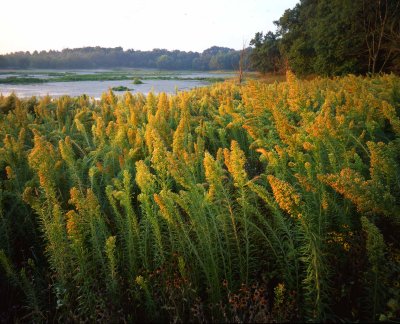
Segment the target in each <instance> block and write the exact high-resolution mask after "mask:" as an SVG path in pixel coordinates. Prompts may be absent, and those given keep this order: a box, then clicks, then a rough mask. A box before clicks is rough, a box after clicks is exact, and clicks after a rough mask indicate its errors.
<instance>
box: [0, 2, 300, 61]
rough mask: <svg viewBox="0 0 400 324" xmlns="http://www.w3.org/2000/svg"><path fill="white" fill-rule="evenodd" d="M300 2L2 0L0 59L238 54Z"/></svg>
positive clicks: (272, 28)
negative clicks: (19, 55)
mask: <svg viewBox="0 0 400 324" xmlns="http://www.w3.org/2000/svg"><path fill="white" fill-rule="evenodd" d="M297 2H298V1H297V0H197V1H194V0H186V1H185V0H147V1H146V0H130V1H129V0H97V1H96V0H2V1H1V11H2V14H1V18H0V54H4V53H9V52H15V51H34V50H39V51H40V50H49V49H55V50H61V49H63V48H75V47H84V46H102V47H117V46H122V47H123V48H124V49H131V48H133V49H136V50H139V49H140V50H151V49H153V48H166V49H168V50H174V49H179V50H185V51H189V50H193V51H199V52H201V51H203V50H204V49H206V48H208V47H210V46H213V45H217V46H226V47H232V48H235V49H239V48H241V47H242V44H243V42H245V43H246V44H248V43H249V42H250V40H251V39H252V38H253V36H254V34H255V33H256V32H258V31H264V32H265V31H268V30H275V27H274V25H273V23H272V22H273V21H274V20H277V19H278V18H279V17H280V16H281V15H282V14H283V12H284V11H285V9H288V8H293V7H294V6H295V4H296V3H297Z"/></svg>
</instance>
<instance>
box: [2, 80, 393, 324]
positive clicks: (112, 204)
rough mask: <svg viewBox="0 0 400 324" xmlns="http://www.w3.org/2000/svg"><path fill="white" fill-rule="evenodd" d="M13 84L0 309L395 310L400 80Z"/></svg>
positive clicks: (280, 315) (5, 146)
mask: <svg viewBox="0 0 400 324" xmlns="http://www.w3.org/2000/svg"><path fill="white" fill-rule="evenodd" d="M287 77H288V81H287V82H282V83H275V84H269V85H268V84H264V83H260V82H249V83H248V84H246V85H242V86H237V85H234V84H232V83H223V84H216V85H214V86H212V87H208V88H199V89H195V90H193V91H190V92H180V93H177V94H176V95H173V96H167V95H166V94H159V95H154V94H152V93H150V94H149V95H148V96H147V97H145V96H143V95H141V94H138V95H132V94H130V93H126V94H125V95H124V96H122V97H117V96H115V95H114V94H113V93H112V92H109V93H106V94H104V95H103V97H102V99H101V100H100V101H93V100H91V99H89V98H87V97H85V96H81V97H78V98H70V97H61V98H58V99H51V98H49V97H46V98H43V99H40V100H37V99H35V98H31V99H29V100H20V99H18V98H16V97H15V96H10V97H7V98H4V97H0V110H1V113H0V137H1V139H2V141H1V143H0V172H1V173H0V181H1V182H0V238H1V239H0V264H1V267H0V269H1V270H0V298H1V304H0V305H1V306H0V307H1V309H0V320H4V321H10V320H17V319H19V320H25V321H28V320H29V321H33V320H35V321H53V320H57V321H83V320H89V321H94V320H96V321H103V322H109V321H112V322H119V321H123V320H126V321H134V322H135V321H137V322H142V321H185V322H186V321H194V322H201V321H225V322H232V321H234V322H266V321H303V320H310V321H321V320H322V321H329V320H333V321H339V320H343V321H357V320H378V319H383V320H392V319H396V318H397V319H399V309H400V307H399V297H400V290H399V277H400V245H399V238H398V235H397V234H398V231H399V227H400V168H399V161H400V119H399V116H400V79H399V78H398V77H396V76H393V75H390V76H381V77H376V78H360V77H354V76H348V77H345V78H341V79H333V80H329V79H316V80H313V81H300V80H297V79H296V78H295V77H294V76H293V75H292V74H290V73H289V74H288V76H287Z"/></svg>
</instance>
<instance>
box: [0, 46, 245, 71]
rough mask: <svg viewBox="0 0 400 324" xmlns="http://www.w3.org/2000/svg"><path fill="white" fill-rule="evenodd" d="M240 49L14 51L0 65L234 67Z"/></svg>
mask: <svg viewBox="0 0 400 324" xmlns="http://www.w3.org/2000/svg"><path fill="white" fill-rule="evenodd" d="M239 60H240V51H238V50H234V49H231V48H227V47H219V46H213V47H210V48H208V49H206V50H204V51H203V52H202V53H198V52H184V51H178V50H175V51H168V50H166V49H157V48H156V49H153V50H152V51H137V50H133V49H129V50H126V51H124V50H123V49H122V47H115V48H102V47H84V48H74V49H68V48H67V49H63V50H62V51H53V50H50V51H41V52H37V51H34V52H33V53H30V52H15V53H9V54H5V55H0V68H3V69H6V68H13V69H96V68H119V67H131V68H159V69H166V70H205V71H207V70H234V69H236V68H237V66H238V65H239Z"/></svg>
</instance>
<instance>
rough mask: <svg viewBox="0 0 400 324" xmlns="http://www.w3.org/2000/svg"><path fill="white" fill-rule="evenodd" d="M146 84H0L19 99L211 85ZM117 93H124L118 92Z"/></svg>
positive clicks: (1, 89)
mask: <svg viewBox="0 0 400 324" xmlns="http://www.w3.org/2000/svg"><path fill="white" fill-rule="evenodd" d="M143 82H144V84H132V81H129V80H123V81H122V80H121V81H76V82H48V83H42V84H19V85H14V84H0V93H2V94H3V95H5V96H7V95H9V94H11V93H12V92H14V93H15V94H16V95H17V96H18V97H20V98H25V97H32V96H39V97H40V96H46V95H50V96H52V97H59V96H62V95H69V96H71V97H75V96H80V95H82V94H86V95H88V96H89V97H94V98H100V97H101V94H102V93H103V92H106V91H108V89H110V88H112V87H118V86H125V87H128V88H129V89H133V90H131V92H132V93H137V92H141V93H144V94H147V93H149V92H150V91H153V92H154V93H159V92H166V93H175V91H176V89H177V90H178V91H181V90H189V89H192V88H195V87H201V86H204V85H207V84H209V83H208V82H203V81H186V80H182V81H181V80H145V81H143ZM115 93H116V94H117V93H124V92H117V91H115Z"/></svg>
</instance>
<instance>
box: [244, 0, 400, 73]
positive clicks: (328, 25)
mask: <svg viewBox="0 0 400 324" xmlns="http://www.w3.org/2000/svg"><path fill="white" fill-rule="evenodd" d="M274 24H275V25H276V26H277V30H276V31H275V32H271V31H269V32H267V33H266V34H264V33H262V32H258V33H256V35H255V37H254V38H253V39H252V40H251V42H250V45H252V46H253V47H254V50H253V52H252V55H251V62H252V66H253V68H254V69H256V70H258V71H261V72H264V73H265V72H278V71H280V70H285V69H287V68H290V69H291V70H293V71H294V72H295V73H297V74H299V75H309V74H318V75H326V76H330V75H343V74H347V73H356V74H366V73H372V74H374V73H381V72H395V73H399V72H400V0H301V1H300V2H299V3H298V4H297V5H296V6H295V7H294V8H293V9H287V10H286V11H285V13H284V14H283V15H282V17H280V19H279V20H278V21H275V22H274Z"/></svg>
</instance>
